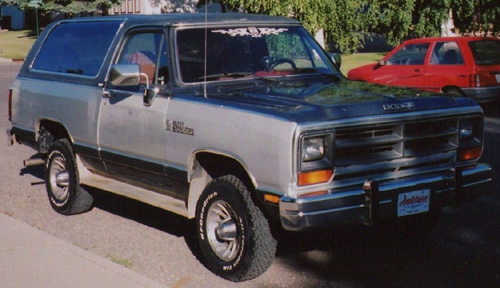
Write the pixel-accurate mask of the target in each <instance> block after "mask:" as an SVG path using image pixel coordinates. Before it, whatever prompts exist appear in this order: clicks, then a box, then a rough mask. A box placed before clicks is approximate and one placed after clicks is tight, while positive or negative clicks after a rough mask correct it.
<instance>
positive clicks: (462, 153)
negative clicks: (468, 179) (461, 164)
mask: <svg viewBox="0 0 500 288" xmlns="http://www.w3.org/2000/svg"><path fill="white" fill-rule="evenodd" d="M482 151H483V148H482V147H473V148H466V149H460V150H458V156H457V161H468V160H474V159H479V157H480V156H481V152H482Z"/></svg>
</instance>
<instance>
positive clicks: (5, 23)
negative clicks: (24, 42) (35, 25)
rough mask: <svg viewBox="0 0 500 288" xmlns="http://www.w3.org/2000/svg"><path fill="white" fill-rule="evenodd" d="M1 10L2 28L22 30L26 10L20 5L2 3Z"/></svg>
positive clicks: (0, 24) (0, 25)
mask: <svg viewBox="0 0 500 288" xmlns="http://www.w3.org/2000/svg"><path fill="white" fill-rule="evenodd" d="M0 11H1V14H0V18H1V19H2V22H1V23H0V27H1V28H2V29H8V30H22V29H23V28H24V11H23V10H21V9H20V8H19V6H18V5H2V8H1V9H0Z"/></svg>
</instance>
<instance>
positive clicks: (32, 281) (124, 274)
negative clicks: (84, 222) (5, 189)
mask: <svg viewBox="0 0 500 288" xmlns="http://www.w3.org/2000/svg"><path fill="white" fill-rule="evenodd" d="M0 279H1V280H0V287H1V288H3V287H9V288H18V287H19V288H21V287H31V288H38V287H40V288H47V287H50V288H59V287H72V288H83V287H105V288H106V287H119V288H127V287H130V288H135V287H158V288H160V287H164V286H163V285H161V284H159V283H157V282H155V281H153V280H151V279H148V278H146V277H144V276H142V275H140V274H138V273H136V272H133V271H131V270H129V269H127V268H125V267H122V266H120V265H118V264H115V263H113V262H112V261H110V260H108V259H104V258H101V257H99V256H96V255H94V254H92V253H90V252H88V251H86V250H83V249H81V248H78V247H76V246H74V245H71V244H69V243H66V242H64V241H62V240H59V239H57V238H55V237H52V236H50V235H48V234H46V233H45V232H42V231H40V230H37V229H35V228H33V227H30V226H28V225H27V224H25V223H23V222H21V221H19V220H16V219H14V218H11V217H9V216H7V215H5V214H2V213H0Z"/></svg>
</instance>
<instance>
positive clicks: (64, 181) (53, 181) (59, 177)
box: [49, 155, 69, 202]
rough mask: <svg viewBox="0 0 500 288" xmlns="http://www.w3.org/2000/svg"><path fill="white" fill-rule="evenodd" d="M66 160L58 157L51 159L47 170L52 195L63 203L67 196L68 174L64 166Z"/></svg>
mask: <svg viewBox="0 0 500 288" xmlns="http://www.w3.org/2000/svg"><path fill="white" fill-rule="evenodd" d="M66 165H67V164H66V159H65V158H64V157H62V156H60V155H57V156H55V157H54V158H53V159H52V162H51V164H50V168H49V181H50V188H51V190H52V194H54V197H55V198H56V199H57V200H58V201H61V202H63V201H64V200H65V199H66V198H68V194H69V172H68V170H67V166H66Z"/></svg>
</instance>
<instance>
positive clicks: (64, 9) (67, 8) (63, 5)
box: [44, 0, 121, 17]
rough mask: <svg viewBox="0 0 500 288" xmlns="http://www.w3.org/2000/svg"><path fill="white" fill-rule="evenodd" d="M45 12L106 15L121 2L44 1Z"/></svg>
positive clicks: (100, 0)
mask: <svg viewBox="0 0 500 288" xmlns="http://www.w3.org/2000/svg"><path fill="white" fill-rule="evenodd" d="M44 2H45V7H44V10H45V11H51V12H61V13H65V14H67V15H68V16H70V17H71V16H72V15H73V14H79V13H85V12H86V13H93V12H96V11H97V10H101V11H103V14H107V11H108V9H109V8H111V7H112V6H113V5H117V4H120V3H121V0H45V1H44Z"/></svg>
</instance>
